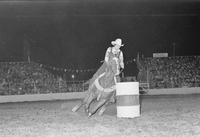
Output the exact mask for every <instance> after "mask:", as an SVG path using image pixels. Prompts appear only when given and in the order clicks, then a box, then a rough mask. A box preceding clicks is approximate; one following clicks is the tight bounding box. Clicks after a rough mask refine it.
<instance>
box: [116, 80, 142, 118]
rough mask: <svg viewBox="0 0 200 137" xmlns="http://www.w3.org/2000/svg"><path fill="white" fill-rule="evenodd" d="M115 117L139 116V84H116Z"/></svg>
mask: <svg viewBox="0 0 200 137" xmlns="http://www.w3.org/2000/svg"><path fill="white" fill-rule="evenodd" d="M116 96H117V117H120V118H121V117H124V118H134V117H139V116H140V101H139V82H120V83H117V84H116Z"/></svg>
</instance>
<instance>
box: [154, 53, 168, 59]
mask: <svg viewBox="0 0 200 137" xmlns="http://www.w3.org/2000/svg"><path fill="white" fill-rule="evenodd" d="M153 57H154V58H162V57H168V53H153Z"/></svg>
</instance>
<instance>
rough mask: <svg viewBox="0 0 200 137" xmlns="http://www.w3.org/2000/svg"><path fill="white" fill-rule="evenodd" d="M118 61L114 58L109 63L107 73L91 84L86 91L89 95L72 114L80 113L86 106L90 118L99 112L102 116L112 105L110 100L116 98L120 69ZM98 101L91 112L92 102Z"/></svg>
mask: <svg viewBox="0 0 200 137" xmlns="http://www.w3.org/2000/svg"><path fill="white" fill-rule="evenodd" d="M117 63H118V59H117V58H112V59H110V60H109V61H108V62H107V66H106V69H105V72H103V73H102V74H100V75H99V76H98V77H97V78H95V80H94V81H92V82H89V88H88V90H87V91H86V92H87V94H86V96H85V98H84V99H83V100H82V101H81V103H80V104H78V105H76V106H75V107H74V108H73V109H72V112H76V111H78V109H79V108H81V106H83V105H84V106H85V112H86V113H88V117H90V116H92V115H93V114H95V113H96V112H97V110H98V109H100V108H102V110H100V111H99V115H102V114H103V112H104V111H105V109H106V106H107V105H108V104H109V103H110V100H111V99H112V98H113V97H114V96H115V91H116V79H115V75H116V74H117V69H118V64H117ZM95 100H96V101H97V105H95V106H94V108H92V109H91V110H89V108H90V105H91V103H92V102H94V101H95Z"/></svg>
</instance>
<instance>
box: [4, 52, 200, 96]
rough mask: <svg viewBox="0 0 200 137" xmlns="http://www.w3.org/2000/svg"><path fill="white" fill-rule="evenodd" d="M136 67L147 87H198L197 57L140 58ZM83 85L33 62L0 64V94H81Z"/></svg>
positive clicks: (139, 78)
mask: <svg viewBox="0 0 200 137" xmlns="http://www.w3.org/2000/svg"><path fill="white" fill-rule="evenodd" d="M137 64H138V69H139V74H138V77H137V80H138V81H139V82H147V83H149V86H150V88H181V87H200V56H176V57H162V58H142V59H140V60H139V61H138V63H137ZM83 83H84V82H83V81H78V82H77V81H66V80H65V79H64V78H62V77H60V76H57V75H55V74H52V73H51V72H49V71H48V70H47V69H45V68H44V67H42V66H41V65H40V64H38V63H34V62H31V63H28V62H1V63H0V95H23V94H46V93H64V92H81V91H84V89H85V87H84V84H83Z"/></svg>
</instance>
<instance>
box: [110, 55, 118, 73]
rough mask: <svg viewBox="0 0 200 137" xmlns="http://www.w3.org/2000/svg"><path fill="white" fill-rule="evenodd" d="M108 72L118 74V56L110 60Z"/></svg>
mask: <svg viewBox="0 0 200 137" xmlns="http://www.w3.org/2000/svg"><path fill="white" fill-rule="evenodd" d="M107 66H108V67H107V72H109V73H112V74H113V75H116V74H117V73H118V66H119V65H118V58H116V57H114V58H112V59H110V60H109V61H108V64H107Z"/></svg>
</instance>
